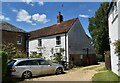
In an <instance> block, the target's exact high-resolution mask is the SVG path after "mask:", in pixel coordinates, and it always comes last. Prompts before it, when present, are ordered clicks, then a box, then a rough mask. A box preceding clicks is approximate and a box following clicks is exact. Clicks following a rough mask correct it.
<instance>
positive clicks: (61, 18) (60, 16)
mask: <svg viewBox="0 0 120 83" xmlns="http://www.w3.org/2000/svg"><path fill="white" fill-rule="evenodd" d="M62 21H63V16H62V15H61V12H59V13H58V15H57V23H61V22H62Z"/></svg>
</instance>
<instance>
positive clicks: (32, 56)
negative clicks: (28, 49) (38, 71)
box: [30, 54, 42, 58]
mask: <svg viewBox="0 0 120 83" xmlns="http://www.w3.org/2000/svg"><path fill="white" fill-rule="evenodd" d="M30 58H42V55H37V54H35V55H30Z"/></svg>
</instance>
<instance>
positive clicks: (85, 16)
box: [79, 14, 89, 18]
mask: <svg viewBox="0 0 120 83" xmlns="http://www.w3.org/2000/svg"><path fill="white" fill-rule="evenodd" d="M79 16H80V17H82V18H89V16H88V15H83V14H80V15H79Z"/></svg>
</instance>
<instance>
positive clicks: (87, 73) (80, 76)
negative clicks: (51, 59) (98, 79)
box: [26, 63, 104, 81]
mask: <svg viewBox="0 0 120 83" xmlns="http://www.w3.org/2000/svg"><path fill="white" fill-rule="evenodd" d="M103 67H104V63H100V64H99V65H92V66H87V67H81V68H73V69H71V70H68V71H65V74H61V75H47V76H39V77H36V78H31V79H27V80H26V81H91V80H92V79H91V78H92V77H93V76H94V74H95V73H97V71H96V70H98V69H101V68H103Z"/></svg>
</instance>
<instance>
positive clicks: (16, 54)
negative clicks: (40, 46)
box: [1, 43, 27, 59]
mask: <svg viewBox="0 0 120 83" xmlns="http://www.w3.org/2000/svg"><path fill="white" fill-rule="evenodd" d="M1 46H2V51H4V52H6V53H7V55H8V59H13V58H25V57H27V56H26V54H25V53H24V52H22V51H19V50H18V49H16V47H15V46H14V44H12V43H8V44H6V45H5V44H4V45H1Z"/></svg>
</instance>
